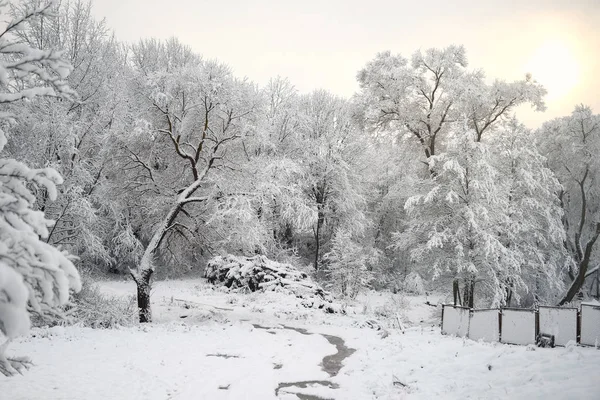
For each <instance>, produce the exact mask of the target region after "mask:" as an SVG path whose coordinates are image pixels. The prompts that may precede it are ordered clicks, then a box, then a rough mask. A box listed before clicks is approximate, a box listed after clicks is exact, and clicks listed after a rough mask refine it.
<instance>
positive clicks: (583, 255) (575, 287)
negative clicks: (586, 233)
mask: <svg viewBox="0 0 600 400" xmlns="http://www.w3.org/2000/svg"><path fill="white" fill-rule="evenodd" d="M598 236H600V222H599V223H597V224H596V230H595V232H594V235H593V236H592V237H591V238H590V240H589V241H588V242H587V243H586V245H585V249H583V252H582V251H581V250H579V251H578V252H577V258H578V259H579V260H581V261H579V262H578V264H579V271H578V272H577V276H576V277H575V280H574V281H573V282H571V286H570V287H569V290H567V293H566V294H565V295H564V297H563V298H562V299H561V300H560V302H559V303H558V305H559V306H562V305H565V304H566V303H569V302H571V301H573V299H574V298H575V295H577V293H578V292H579V290H580V289H581V288H582V287H583V284H584V283H585V275H586V273H587V270H588V266H589V265H590V259H591V257H592V249H593V248H594V244H595V243H596V240H598ZM579 241H580V237H577V240H576V242H577V243H579ZM578 249H581V247H578Z"/></svg>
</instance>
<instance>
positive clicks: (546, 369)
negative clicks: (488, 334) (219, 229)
mask: <svg viewBox="0 0 600 400" xmlns="http://www.w3.org/2000/svg"><path fill="white" fill-rule="evenodd" d="M102 290H103V291H104V292H106V293H110V294H114V295H122V296H128V295H130V294H132V293H134V290H133V285H132V284H131V283H130V282H107V283H103V284H102ZM425 300H426V299H425V297H423V296H416V297H410V296H400V295H390V294H387V295H380V294H375V293H371V294H368V295H366V296H363V297H361V298H360V299H359V300H358V301H357V302H354V303H352V304H348V305H347V310H348V315H345V316H343V315H329V314H325V313H323V312H322V311H321V310H313V309H306V308H304V307H302V306H301V305H300V304H299V303H298V302H297V301H296V300H295V299H294V298H291V297H289V296H284V295H282V294H279V293H267V294H263V295H258V294H251V295H243V294H228V293H224V292H222V291H219V290H213V289H212V288H210V287H208V286H206V285H205V284H203V283H202V282H201V281H183V282H178V281H170V282H159V283H157V284H156V285H155V289H154V291H153V301H154V304H155V307H154V317H155V320H156V322H155V323H153V324H149V325H145V326H134V327H131V328H121V329H116V330H92V329H88V328H80V327H65V328H62V327H56V328H51V329H36V330H34V331H33V332H32V334H31V335H30V337H27V338H22V339H20V340H18V341H17V342H15V343H14V344H13V345H12V346H11V348H10V350H9V351H10V353H11V354H26V355H29V356H30V357H32V358H33V359H34V361H35V363H36V365H35V366H34V367H33V368H32V369H31V370H30V371H28V372H27V373H26V374H25V375H24V376H18V377H16V378H10V379H8V378H4V377H0V399H1V400H37V399H44V400H46V399H48V400H52V399H65V400H67V399H69V400H71V399H73V400H75V399H77V400H79V399H86V400H100V399H102V400H105V399H124V400H132V399H144V400H145V399H148V400H152V399H156V400H159V399H160V400H164V399H172V400H188V399H189V400H196V399H211V400H212V399H260V400H263V399H299V398H300V399H343V400H346V399H348V400H352V399H459V398H460V399H465V398H473V399H479V398H481V399H507V398H510V399H538V398H539V399H542V398H543V399H597V398H600V379H598V367H599V366H600V351H599V350H596V349H592V348H581V347H576V346H568V347H567V348H555V349H539V348H531V347H530V348H528V347H520V346H510V345H502V344H498V343H495V344H486V343H477V342H473V341H470V340H463V339H458V338H453V337H446V336H442V335H441V334H440V332H439V327H437V325H436V326H432V325H435V324H436V322H437V320H438V316H437V312H438V311H436V308H434V307H430V306H427V305H425ZM428 300H429V301H430V302H432V303H434V304H435V303H436V302H437V301H438V300H439V299H438V298H436V297H433V298H428ZM370 319H376V320H378V321H379V322H380V324H381V325H384V326H385V327H386V328H387V331H388V332H389V335H388V336H387V337H385V338H382V335H381V334H380V332H378V331H376V330H373V329H370V328H368V327H364V326H365V325H366V324H365V321H366V320H370ZM398 319H400V320H401V321H403V325H405V326H406V330H405V332H404V333H402V332H401V331H400V330H399V329H397V326H398V323H397V321H398ZM265 328H266V329H265ZM291 328H300V329H291ZM302 328H303V329H305V331H304V330H302ZM338 338H339V339H338ZM352 350H354V352H353V351H352ZM324 358H325V360H324ZM340 367H341V369H339V368H340ZM338 369H339V372H338ZM290 383H295V384H290ZM278 388H279V390H278ZM276 391H277V394H276Z"/></svg>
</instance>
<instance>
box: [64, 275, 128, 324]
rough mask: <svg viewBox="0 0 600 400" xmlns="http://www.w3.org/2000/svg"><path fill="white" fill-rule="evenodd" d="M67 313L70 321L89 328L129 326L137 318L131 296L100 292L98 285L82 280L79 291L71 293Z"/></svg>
mask: <svg viewBox="0 0 600 400" xmlns="http://www.w3.org/2000/svg"><path fill="white" fill-rule="evenodd" d="M68 314H69V316H70V317H71V319H72V321H73V322H75V323H79V324H81V325H83V326H88V327H91V328H115V327H118V326H129V325H132V324H134V323H135V321H136V318H137V309H136V304H135V303H134V299H133V296H132V297H130V298H129V299H123V298H121V297H115V296H107V295H105V294H102V293H101V292H100V290H99V289H98V286H96V285H94V284H93V283H91V282H90V281H89V280H87V279H86V280H84V281H83V285H82V287H81V291H80V292H79V293H76V294H75V295H73V303H72V304H71V305H70V306H69V310H68Z"/></svg>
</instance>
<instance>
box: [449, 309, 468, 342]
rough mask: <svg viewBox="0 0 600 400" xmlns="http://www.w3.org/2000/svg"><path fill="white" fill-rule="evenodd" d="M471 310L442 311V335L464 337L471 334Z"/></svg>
mask: <svg viewBox="0 0 600 400" xmlns="http://www.w3.org/2000/svg"><path fill="white" fill-rule="evenodd" d="M469 312H470V311H469V309H468V308H466V307H444V308H443V309H442V314H443V315H442V333H444V334H446V335H455V336H460V337H464V336H467V334H468V333H469Z"/></svg>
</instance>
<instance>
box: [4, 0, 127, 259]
mask: <svg viewBox="0 0 600 400" xmlns="http://www.w3.org/2000/svg"><path fill="white" fill-rule="evenodd" d="M40 3H41V2H40V1H39V0H27V1H24V2H22V3H20V4H19V5H18V6H16V7H15V8H13V10H12V13H13V14H14V15H18V14H19V13H22V12H24V11H25V10H26V9H27V8H31V7H34V6H37V5H39V4H40ZM51 11H52V15H51V16H39V17H37V18H35V19H33V20H31V22H30V29H27V30H23V31H19V32H18V37H19V39H20V40H21V41H23V42H24V43H26V44H28V45H30V46H39V45H42V44H43V45H44V46H46V47H57V48H61V49H62V50H63V56H64V58H65V60H66V61H68V62H69V63H70V64H71V65H72V66H73V69H72V71H71V73H70V74H69V76H68V77H67V78H66V81H67V82H68V84H69V86H70V87H71V88H73V89H74V90H76V91H77V93H78V94H79V96H80V98H79V99H78V100H77V101H75V100H66V99H55V98H44V99H39V100H38V101H36V102H35V103H28V104H25V105H19V106H18V110H17V112H18V115H19V121H18V124H16V125H15V126H14V127H13V128H12V131H13V132H15V134H14V135H13V140H9V142H8V144H7V146H6V150H7V152H8V154H10V155H11V156H13V157H14V158H18V159H20V160H22V161H24V162H25V163H27V164H28V165H30V166H35V167H44V166H51V167H53V168H55V169H56V170H57V171H58V172H59V173H60V174H61V176H62V177H63V179H64V182H63V184H62V185H61V186H60V187H59V192H60V194H59V196H58V199H57V200H55V201H51V200H50V199H49V198H48V196H47V193H45V192H43V191H40V192H39V193H38V196H37V204H38V205H39V208H40V209H41V210H43V211H44V213H45V215H46V217H48V218H50V219H53V220H54V221H55V224H54V226H53V227H52V228H51V229H50V232H49V235H48V237H47V238H46V239H45V240H46V241H47V242H48V243H50V244H54V245H60V246H62V247H63V248H65V249H67V250H69V251H71V252H74V253H76V254H78V256H79V258H80V266H81V267H83V268H84V269H97V268H99V267H105V266H107V267H109V268H110V267H112V266H114V264H115V257H114V256H115V255H114V254H112V251H111V249H110V247H111V246H110V242H111V239H112V238H111V237H110V236H111V233H112V228H113V226H114V225H115V222H116V220H117V218H115V216H114V215H112V212H111V209H112V207H111V203H112V201H111V200H112V196H110V195H109V196H106V195H105V194H106V193H103V190H102V188H101V186H102V185H103V184H104V183H105V182H106V180H105V175H106V174H105V172H106V170H107V165H108V163H109V160H110V158H111V149H110V146H107V144H110V141H109V140H108V137H110V134H111V131H114V130H117V129H120V127H121V126H122V124H123V119H124V118H123V117H124V115H125V114H126V112H127V107H125V106H124V96H123V87H124V85H123V82H124V79H123V78H124V75H125V74H124V72H126V69H125V68H124V60H125V57H124V56H123V54H122V53H123V52H122V51H120V46H119V45H118V44H117V43H116V41H115V40H114V38H113V37H112V36H111V33H110V31H109V30H108V29H107V27H106V25H105V23H104V21H96V20H95V19H94V18H93V16H92V10H91V2H89V1H81V0H80V1H76V2H56V3H55V4H54V5H53V7H52V8H51Z"/></svg>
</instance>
